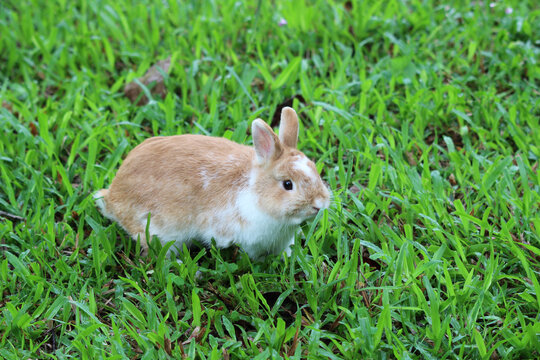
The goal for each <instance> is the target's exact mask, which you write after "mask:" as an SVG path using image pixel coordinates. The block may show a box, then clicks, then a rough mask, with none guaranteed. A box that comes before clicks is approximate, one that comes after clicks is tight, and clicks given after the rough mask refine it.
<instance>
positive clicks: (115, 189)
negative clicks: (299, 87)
mask: <svg viewBox="0 0 540 360" xmlns="http://www.w3.org/2000/svg"><path fill="white" fill-rule="evenodd" d="M252 135H253V144H254V146H253V148H252V147H249V146H245V145H240V144H237V143H235V142H232V141H230V140H227V139H223V138H216V137H210V136H202V135H177V136H166V137H153V138H150V139H147V140H145V141H144V142H143V143H141V144H140V145H138V146H137V147H135V149H133V150H132V151H131V152H130V153H129V155H128V156H127V158H126V159H125V160H124V163H123V164H122V166H120V169H119V170H118V173H117V174H116V177H115V178H114V180H113V181H112V184H111V186H110V187H109V189H102V190H99V191H98V192H97V193H96V194H95V196H94V197H95V198H96V200H97V204H98V206H99V208H100V209H101V212H102V213H103V214H104V215H105V216H106V217H108V218H110V219H111V220H114V221H117V222H118V223H119V224H120V225H121V226H122V227H123V228H124V229H126V231H127V232H128V233H129V234H130V235H131V236H132V237H133V238H134V239H135V240H137V239H138V238H139V237H140V239H141V247H142V249H143V251H146V250H147V249H148V246H147V243H146V239H145V229H146V225H147V219H148V214H150V225H149V233H150V235H157V236H158V238H159V239H160V241H161V243H162V244H166V243H168V242H170V241H175V245H173V247H171V249H173V251H176V249H174V248H175V246H178V247H179V248H181V247H182V244H183V243H188V244H189V242H190V241H191V240H193V239H197V240H199V241H201V242H202V243H204V244H205V245H209V244H210V243H211V241H212V238H213V239H215V242H216V245H217V246H218V247H219V248H225V247H228V246H230V245H232V244H237V245H239V246H240V247H241V248H242V249H243V250H244V251H245V252H246V253H247V254H248V255H249V257H250V258H252V259H258V258H261V257H263V256H265V255H267V254H278V253H280V252H281V251H283V250H285V251H286V253H287V255H288V256H289V255H290V253H291V248H290V246H291V245H292V244H293V242H294V235H295V232H296V231H297V229H298V226H299V224H300V223H302V222H303V221H304V220H306V219H308V218H312V217H314V216H315V215H316V214H317V213H318V212H319V211H320V210H321V209H325V208H327V207H328V206H329V202H330V193H329V191H328V189H327V188H326V186H325V185H324V183H323V182H322V180H321V178H320V176H319V174H318V173H317V169H316V168H315V164H313V162H311V161H310V160H309V159H308V158H307V157H306V156H305V155H304V154H303V153H302V152H300V151H299V150H297V149H296V143H297V140H298V117H297V115H296V112H295V111H294V110H293V109H292V108H289V107H286V108H284V109H283V111H282V113H281V123H280V127H279V138H278V136H277V135H276V134H275V133H274V131H273V130H272V128H271V127H270V126H268V125H267V124H266V123H265V122H264V121H263V120H260V119H257V120H254V121H253V123H252Z"/></svg>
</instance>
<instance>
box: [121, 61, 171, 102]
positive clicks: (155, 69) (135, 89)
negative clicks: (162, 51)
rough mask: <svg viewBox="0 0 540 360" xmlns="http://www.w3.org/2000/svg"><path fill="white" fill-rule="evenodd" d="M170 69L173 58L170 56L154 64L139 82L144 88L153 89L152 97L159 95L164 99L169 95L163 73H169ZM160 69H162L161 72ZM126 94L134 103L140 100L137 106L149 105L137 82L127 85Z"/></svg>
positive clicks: (151, 90) (151, 91)
mask: <svg viewBox="0 0 540 360" xmlns="http://www.w3.org/2000/svg"><path fill="white" fill-rule="evenodd" d="M170 67H171V57H170V56H169V57H168V58H167V59H165V60H161V61H158V62H157V63H156V64H154V66H152V67H151V68H150V69H149V70H148V71H147V72H146V74H144V76H143V77H141V78H139V82H140V83H141V84H143V85H144V86H147V87H151V89H150V93H151V94H152V95H157V96H160V97H161V98H162V99H164V98H165V96H166V95H167V88H166V87H165V81H164V79H163V75H162V72H164V73H168V71H169V68H170ZM159 69H161V71H160V70H159ZM124 94H125V95H126V96H127V97H128V99H129V100H130V101H131V102H132V103H135V102H136V101H137V99H139V101H138V102H137V105H139V106H140V105H145V104H148V98H147V97H146V95H145V94H144V92H143V89H142V87H141V86H140V85H139V84H137V83H136V82H135V81H132V82H130V83H129V84H127V85H126V87H125V88H124ZM139 96H140V98H139Z"/></svg>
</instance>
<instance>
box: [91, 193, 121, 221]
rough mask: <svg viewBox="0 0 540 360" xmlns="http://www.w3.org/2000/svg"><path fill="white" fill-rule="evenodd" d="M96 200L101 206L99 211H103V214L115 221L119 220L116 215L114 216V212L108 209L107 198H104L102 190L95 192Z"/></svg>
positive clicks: (98, 205)
mask: <svg viewBox="0 0 540 360" xmlns="http://www.w3.org/2000/svg"><path fill="white" fill-rule="evenodd" d="M94 200H95V201H96V205H97V207H98V208H99V211H101V213H102V214H103V216H105V217H107V218H109V219H111V220H113V221H118V220H116V217H114V215H113V214H111V213H110V212H108V211H107V204H106V203H105V199H104V198H103V194H102V193H101V190H99V191H96V192H95V193H94Z"/></svg>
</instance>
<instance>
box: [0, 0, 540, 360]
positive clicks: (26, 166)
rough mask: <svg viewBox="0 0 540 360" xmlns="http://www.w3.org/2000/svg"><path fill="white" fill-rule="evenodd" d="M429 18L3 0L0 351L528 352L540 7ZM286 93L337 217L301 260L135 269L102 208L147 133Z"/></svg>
mask: <svg viewBox="0 0 540 360" xmlns="http://www.w3.org/2000/svg"><path fill="white" fill-rule="evenodd" d="M439 3H440V2H438V1H428V0H426V1H418V0H412V1H407V2H405V1H396V0H390V1H360V0H355V1H351V2H343V1H307V0H294V1H276V2H267V1H252V2H238V1H235V0H224V1H174V0H171V1H154V2H144V1H132V2H129V1H125V0H116V1H100V0H81V1H64V0H49V1H44V0H34V1H23V0H21V1H11V0H8V1H2V2H1V3H0V34H1V36H0V99H1V100H0V102H1V103H2V104H3V107H1V108H0V128H1V129H2V131H1V132H0V188H1V191H0V211H1V213H0V314H1V315H0V357H2V358H6V359H23V358H40V359H47V358H52V359H68V358H76V359H97V358H106V359H124V358H130V359H139V358H140V359H165V358H169V357H171V358H199V359H222V358H223V359H228V358H230V359H240V358H250V359H269V358H280V357H283V358H286V357H289V358H298V359H299V358H310V359H319V358H320V359H340V358H346V359H353V358H365V359H367V358H382V359H384V358H405V359H406V358H413V359H432V358H437V359H458V358H465V359H478V358H483V359H498V358H501V359H502V358H504V359H522V358H538V357H539V356H540V345H539V344H540V341H539V340H540V317H539V309H540V285H539V280H538V274H539V271H540V241H539V240H540V237H539V229H540V216H539V203H540V196H539V175H538V162H539V159H538V158H539V156H540V148H539V145H540V122H539V119H540V100H539V99H540V85H539V84H540V62H539V59H540V41H539V39H538V34H540V9H539V7H538V4H537V2H536V1H534V0H528V1H506V2H500V1H496V2H494V4H495V6H494V7H493V8H492V7H490V5H489V2H483V3H482V2H467V1H448V2H447V3H448V4H447V5H439ZM507 8H512V10H513V11H512V13H510V14H508V12H509V11H506V9H507ZM281 18H284V19H286V21H287V25H285V26H279V22H280V19H281ZM169 55H170V56H172V58H173V66H172V69H171V71H170V74H169V76H168V77H167V79H166V85H167V88H168V89H169V93H168V95H167V96H166V98H165V99H163V100H161V99H154V100H155V101H151V102H150V103H149V104H148V105H146V106H142V107H137V106H134V105H131V104H130V102H129V101H128V99H126V98H125V97H124V95H123V91H122V90H123V87H124V85H125V84H126V83H128V82H130V81H132V80H133V79H135V78H137V77H140V76H142V75H143V74H144V73H145V71H146V70H147V69H148V68H149V67H150V66H151V65H152V64H153V63H155V62H156V61H157V60H160V59H164V58H166V57H168V56H169ZM300 96H301V97H300ZM292 97H295V100H294V104H293V105H294V107H295V108H296V109H297V110H298V112H299V115H300V118H301V120H302V126H301V130H300V139H299V146H300V148H301V149H302V150H303V151H304V152H305V153H306V154H307V155H308V156H310V157H311V158H313V159H314V160H315V161H316V163H317V167H318V168H319V169H320V171H321V172H322V175H323V178H324V179H325V180H326V181H327V182H328V183H329V185H330V187H331V189H332V191H333V194H334V204H333V208H332V209H331V210H329V211H327V212H325V213H324V214H322V216H320V217H319V218H318V219H316V221H314V222H313V223H308V224H305V226H303V228H302V230H303V232H302V233H303V234H302V235H299V237H298V241H297V245H295V249H294V255H293V256H292V257H291V258H290V259H288V260H286V261H282V260H281V258H280V257H279V256H278V257H271V258H268V259H267V260H266V261H265V262H264V263H254V262H251V261H250V260H249V259H248V258H247V257H246V255H245V254H243V253H242V252H241V251H237V250H236V249H229V250H222V251H217V250H215V249H193V250H191V252H189V251H185V252H183V253H182V254H180V258H181V259H182V260H183V264H178V263H176V262H175V261H174V260H170V259H166V258H165V257H164V254H165V251H166V249H164V248H161V247H160V245H159V244H158V243H157V242H154V243H153V245H152V249H151V252H150V256H149V257H148V258H141V257H139V256H138V255H137V254H138V251H137V250H138V249H137V248H136V244H135V243H134V242H132V241H131V240H130V239H129V237H128V236H127V235H126V233H124V232H123V231H122V229H121V228H120V227H119V226H118V225H116V224H112V223H110V222H109V221H107V220H106V219H105V218H104V217H103V216H101V215H100V214H99V212H98V211H97V209H96V208H95V206H94V204H93V201H92V198H91V195H92V192H93V191H94V190H96V189H100V188H102V187H107V186H108V185H109V183H110V181H111V179H112V178H113V177H114V174H115V171H116V170H117V169H118V166H119V165H120V163H121V161H122V159H123V158H124V157H125V156H126V155H127V153H128V152H129V150H130V149H132V148H133V147H134V146H135V145H137V144H138V143H139V142H141V141H142V140H143V139H145V138H147V137H150V136H154V135H170V134H180V133H191V132H194V133H206V134H212V135H216V136H225V137H228V138H231V139H233V140H235V141H238V142H241V143H249V142H250V141H251V140H250V137H249V135H246V129H247V128H248V127H249V124H250V122H251V121H252V120H253V119H255V118H256V117H262V118H264V119H267V120H268V121H269V120H270V119H271V118H272V116H273V114H274V111H275V109H276V107H277V106H278V105H279V104H281V103H282V102H284V101H285V100H287V99H290V98H292ZM198 270H199V271H201V273H202V275H201V278H200V279H197V278H196V277H195V274H196V272H197V271H198Z"/></svg>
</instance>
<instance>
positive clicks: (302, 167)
mask: <svg viewBox="0 0 540 360" xmlns="http://www.w3.org/2000/svg"><path fill="white" fill-rule="evenodd" d="M308 164H309V159H308V158H307V157H305V156H300V157H299V158H298V159H297V160H295V161H294V162H293V167H294V168H295V169H296V170H298V171H301V172H303V173H304V174H305V175H306V177H308V178H310V179H311V180H312V181H317V180H318V179H319V174H317V173H316V172H315V171H314V170H313V169H312V168H311V167H310V166H309V165H308Z"/></svg>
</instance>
